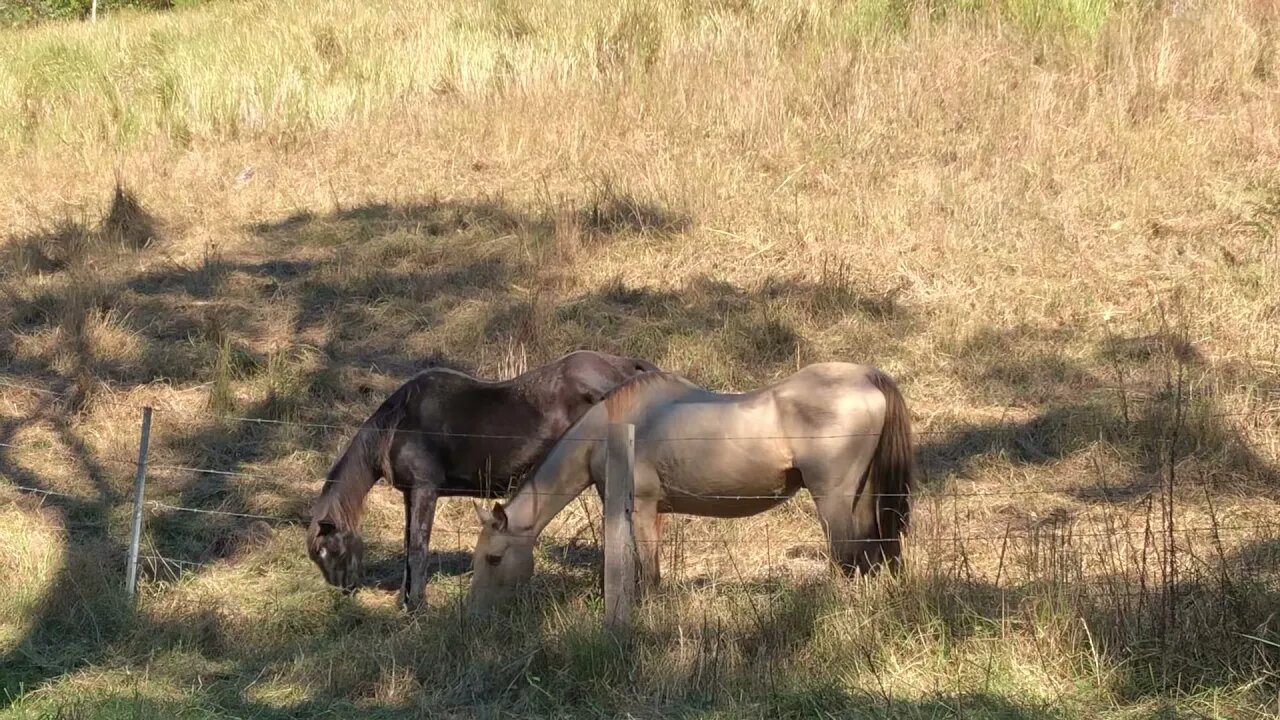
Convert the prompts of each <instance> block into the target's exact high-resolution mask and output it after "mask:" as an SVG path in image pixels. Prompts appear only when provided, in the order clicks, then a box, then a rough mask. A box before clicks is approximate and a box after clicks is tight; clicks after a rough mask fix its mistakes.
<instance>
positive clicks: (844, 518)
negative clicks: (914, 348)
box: [469, 363, 914, 608]
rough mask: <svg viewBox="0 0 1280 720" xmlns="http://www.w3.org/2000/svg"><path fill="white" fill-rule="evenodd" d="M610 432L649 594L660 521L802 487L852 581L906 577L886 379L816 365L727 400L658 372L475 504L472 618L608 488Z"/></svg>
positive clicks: (732, 507)
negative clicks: (521, 476) (558, 528)
mask: <svg viewBox="0 0 1280 720" xmlns="http://www.w3.org/2000/svg"><path fill="white" fill-rule="evenodd" d="M610 423H630V424H632V425H634V426H635V433H636V449H635V500H634V505H633V509H632V519H633V522H634V528H635V536H636V546H637V551H638V556H639V564H640V574H641V579H642V583H643V585H644V586H649V587H651V586H653V585H656V584H657V582H658V579H659V577H658V549H659V543H660V542H661V536H660V535H661V524H660V520H661V517H662V515H661V514H662V513H682V514H687V515H703V516H711V517H726V518H727V517H746V516H748V515H755V514H756V513H760V512H764V511H765V510H768V509H769V508H772V507H775V506H777V505H780V504H782V503H783V502H786V501H787V499H789V498H790V497H791V496H793V495H795V494H796V492H797V491H798V490H799V489H800V488H802V487H803V488H806V489H807V490H808V491H809V493H810V494H811V495H812V497H813V499H814V502H815V504H816V505H817V509H818V514H819V516H820V517H821V519H822V524H823V526H824V528H825V530H826V534H827V541H828V544H829V546H830V550H831V556H832V560H833V561H834V562H836V563H837V564H838V565H839V566H840V567H841V568H842V569H843V570H844V571H845V572H846V574H853V573H856V572H863V573H872V572H875V571H876V570H877V569H878V568H879V567H880V566H881V565H888V566H889V570H890V572H896V571H897V570H898V568H899V565H900V563H901V548H900V545H899V543H900V538H901V536H902V535H903V534H904V533H905V531H906V528H907V523H908V520H909V514H910V503H909V493H910V489H911V483H912V474H913V472H914V459H913V451H912V446H911V427H910V417H909V416H908V413H907V407H906V403H905V402H904V401H903V399H902V395H901V394H900V393H899V391H898V387H897V384H896V383H894V381H893V380H892V379H891V378H890V377H889V376H888V375H885V374H884V373H883V372H881V371H879V370H877V369H875V368H871V367H867V366H862V365H852V364H849V363H821V364H815V365H810V366H808V367H805V368H803V369H801V370H800V371H798V372H796V373H795V374H793V375H791V376H789V377H787V378H784V379H783V380H780V381H779V382H777V383H775V384H773V385H771V386H769V387H766V388H762V389H760V390H756V391H754V392H748V393H743V394H720V393H714V392H710V391H708V390H705V389H703V388H700V387H698V386H696V385H694V384H693V383H691V382H689V381H688V380H686V379H684V378H681V377H679V376H677V375H673V374H669V373H652V374H646V375H642V376H640V377H637V378H634V379H632V380H631V381H630V382H628V383H626V384H624V385H621V386H620V387H618V388H617V389H616V390H614V391H613V392H612V393H610V394H609V396H608V397H606V398H605V401H604V402H603V403H600V404H599V405H596V406H595V407H593V408H592V409H591V410H589V411H587V413H586V415H584V416H583V417H582V419H581V420H579V421H578V422H577V424H575V425H574V426H573V427H572V428H570V429H569V430H568V431H567V432H566V433H565V434H564V436H563V437H561V438H560V440H559V442H557V443H556V444H555V446H554V447H552V448H551V450H550V451H549V452H548V453H547V456H546V459H545V460H543V462H542V463H541V465H540V466H539V467H538V468H537V470H535V471H534V473H533V474H532V476H531V477H530V478H529V480H528V481H526V482H525V483H524V484H523V485H522V486H521V487H520V489H519V490H517V491H516V494H515V496H514V497H513V498H512V499H511V501H510V502H509V503H508V504H507V505H506V506H505V507H504V506H503V505H502V504H501V503H495V504H494V506H493V510H491V511H490V510H485V509H484V508H483V507H482V506H480V505H479V504H477V505H476V511H477V513H478V514H479V516H480V521H481V531H480V536H479V539H478V540H477V541H476V549H475V555H474V556H473V558H472V569H473V575H472V580H471V591H470V599H469V601H470V603H471V605H472V606H473V607H477V608H482V607H484V606H487V605H489V604H490V603H491V602H492V601H493V600H496V599H498V598H499V597H501V596H503V595H506V594H508V593H509V592H510V591H511V590H512V589H514V588H515V587H516V586H518V585H520V584H523V583H524V582H526V581H527V580H528V579H529V578H530V576H531V575H532V574H533V547H534V544H535V543H536V541H537V538H538V535H539V534H540V533H541V532H542V531H543V529H545V528H546V526H547V524H548V523H549V522H551V519H552V518H553V517H555V515H556V513H558V512H560V510H562V509H563V508H564V507H565V506H566V505H567V504H568V503H569V502H570V501H571V500H572V499H573V498H574V497H575V496H577V495H578V494H579V493H581V492H582V491H583V490H585V489H586V488H587V486H588V485H589V484H591V483H595V485H596V488H597V490H601V489H602V488H603V487H604V482H605V465H606V456H607V450H606V443H605V442H603V438H604V437H605V436H606V429H607V426H608V425H609V424H610Z"/></svg>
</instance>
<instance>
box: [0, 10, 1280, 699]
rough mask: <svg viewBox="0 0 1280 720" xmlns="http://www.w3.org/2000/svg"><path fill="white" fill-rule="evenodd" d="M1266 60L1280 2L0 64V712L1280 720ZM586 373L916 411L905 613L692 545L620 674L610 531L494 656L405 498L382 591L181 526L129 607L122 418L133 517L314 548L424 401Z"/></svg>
mask: <svg viewBox="0 0 1280 720" xmlns="http://www.w3.org/2000/svg"><path fill="white" fill-rule="evenodd" d="M1278 42H1280V6H1277V5H1276V4H1275V3H1273V2H1270V1H1269V0H1222V1H1220V2H1209V1H1208V0H1185V1H1181V2H1176V1H1171V2H1155V1H1151V2H1137V1H1135V2H1114V1H1110V0H1047V1H1045V2H1035V1H1034V0H954V1H952V2H947V1H943V0H935V1H934V2H911V1H909V0H863V1H862V2H855V3H834V2H821V1H813V2H781V1H777V2H775V1H773V0H705V1H699V0H658V1H655V2H650V3H640V2H623V3H617V4H613V3H604V2H598V3H568V2H561V1H554V0H553V1H552V2H548V3H536V4H535V3H528V4H526V3H517V2H501V1H497V0H484V1H482V2H452V1H450V0H444V1H443V2H425V1H422V0H397V1H395V2H393V1H392V0H369V1H367V2H359V3H337V2H321V1H318V0H282V1H280V2H257V1H250V2H213V3H209V4H206V5H200V6H197V7H190V8H184V9H180V10H174V11H167V12H157V13H154V14H142V13H135V12H120V13H113V12H112V13H105V14H104V17H102V18H101V19H100V20H99V22H97V23H96V24H92V25H91V24H88V23H76V22H66V23H63V22H51V23H46V24H42V25H38V26H32V27H26V28H23V29H11V30H0V188H3V189H4V192H2V193H0V297H2V298H3V299H2V300H0V326H3V331H2V332H0V383H3V384H2V385H0V443H2V444H0V477H3V479H4V481H5V482H3V483H0V577H2V578H3V585H4V588H5V592H4V593H3V595H2V596H0V688H2V690H0V716H5V717H17V718H28V717H31V718H36V717H57V718H88V717H94V718H97V717H107V718H115V717H119V718H134V717H175V718H178V717H192V718H195V717H200V718H205V717H225V718H284V717H316V716H319V715H326V714H327V715H331V716H336V717H356V716H359V717H413V716H423V717H432V718H455V717H456V718H470V717H486V718H500V717H501V718H505V717H618V716H630V717H644V718H648V717H654V718H731V717H732V718H737V717H805V718H808V717H840V718H847V717H854V718H858V717H868V718H870V717H901V718H932V717H987V718H1002V719H1005V720H1012V719H1020V718H1042V717H1050V718H1096V717H1106V718H1139V717H1212V718H1250V717H1274V716H1275V714H1276V713H1278V712H1280V677H1278V676H1277V673H1280V615H1278V614H1277V613H1278V611H1280V522H1277V520H1276V517H1277V513H1280V420H1278V419H1277V418H1278V417H1280V292H1277V290H1280V248H1278V243H1280V240H1278V235H1277V233H1280V55H1278V54H1277V53H1278V48H1277V43H1278ZM579 347H591V348H597V349H602V350H609V351H614V352H620V353H626V354H631V355H637V356H642V357H645V358H648V359H651V360H652V361H654V362H656V363H658V364H660V365H662V366H663V367H665V368H668V369H672V370H676V371H679V372H681V373H684V374H686V375H688V376H689V377H691V378H692V379H694V380H696V381H698V382H700V383H703V384H705V385H707V386H710V387H714V388H717V389H722V390H742V389H748V388H752V387H756V386H759V385H762V384H765V383H767V382H769V381H771V380H773V379H775V378H778V377H780V376H782V375H784V374H786V373H788V372H790V371H792V370H794V369H795V368H796V367H797V366H799V365H803V364H806V363H809V362H815V361H820V360H828V359H842V360H853V361H859V362H867V363H872V364H875V365H878V366H880V367H882V368H884V369H885V370H887V371H888V372H890V373H892V374H893V375H895V376H896V377H897V378H898V379H899V381H900V382H901V384H902V386H903V389H904V393H905V395H906V397H907V401H908V404H909V406H910V408H911V410H912V412H913V422H914V424H915V428H916V430H917V432H918V437H917V440H918V444H919V455H920V463H921V467H922V471H923V478H922V482H921V483H920V487H919V497H918V499H917V501H916V502H917V504H916V508H918V511H917V512H916V514H915V520H914V525H913V535H912V540H911V542H910V545H909V547H908V550H907V552H908V555H909V561H908V567H907V571H906V573H905V574H904V576H903V577H901V578H897V579H888V578H884V579H877V580H874V581H869V582H868V581H853V582H849V581H845V580H843V579H839V578H833V577H831V576H830V574H829V573H828V571H827V569H826V566H825V565H824V564H823V562H822V558H821V556H820V553H819V546H820V541H821V533H820V531H819V528H818V524H817V520H816V517H815V516H814V514H813V511H812V503H811V502H810V501H809V499H808V498H807V497H801V498H798V499H797V500H796V501H795V502H794V503H792V504H790V505H789V506H786V507H784V508H783V509H780V510H777V511H774V512H770V513H767V514H764V515H761V516H757V517H754V518H749V519H744V520H738V521H716V522H713V521H708V520H703V519H694V518H673V519H672V521H671V522H669V524H668V528H669V534H668V538H669V543H668V547H666V548H665V549H664V575H665V578H666V585H665V589H664V591H663V592H662V594H661V595H660V596H658V597H655V598H652V599H651V600H649V601H648V602H647V603H646V604H645V605H644V606H643V607H642V608H641V609H640V610H639V611H638V615H639V617H638V620H637V627H636V628H635V631H634V633H632V634H631V635H630V636H628V637H625V638H613V637H610V636H608V635H604V634H602V633H601V632H600V630H599V626H600V618H601V600H600V597H599V593H598V592H597V589H596V588H597V585H596V583H597V579H596V578H597V572H598V568H597V564H598V560H599V558H598V553H597V550H596V549H595V541H594V539H595V537H596V536H597V534H598V532H599V527H598V525H599V510H598V504H597V503H596V502H595V500H594V498H587V499H586V500H584V502H582V503H580V504H575V505H573V506H571V507H570V508H569V509H568V510H567V511H566V512H565V514H564V515H563V516H562V518H560V519H559V520H557V522H556V523H555V525H553V526H552V528H551V530H550V531H549V536H548V537H547V538H546V539H545V540H544V542H543V543H542V547H541V549H540V552H539V566H538V573H537V580H536V588H535V592H533V593H531V594H530V596H529V597H527V598H525V599H524V600H523V601H522V603H521V604H520V605H519V606H517V607H514V608H510V609H508V610H506V611H504V612H503V613H501V614H499V615H498V616H496V617H493V618H489V619H475V618H468V617H466V616H464V615H463V614H461V613H459V612H458V607H457V605H458V602H457V601H458V599H459V598H460V597H461V594H462V593H464V592H465V590H466V583H467V578H466V574H465V573H466V571H467V567H468V564H469V556H468V555H467V553H468V552H469V549H470V546H471V543H472V542H473V539H474V535H475V532H476V530H477V528H476V525H475V517H474V514H473V512H472V510H471V508H470V507H468V504H469V503H468V502H467V501H445V502H443V503H442V506H443V507H442V510H441V518H440V520H439V521H438V525H437V531H436V536H435V537H434V538H433V549H434V550H435V551H436V553H437V557H438V559H439V567H440V571H439V574H438V575H437V576H436V577H435V578H434V579H433V582H432V583H431V585H430V588H429V592H430V606H431V607H430V608H429V609H427V610H425V611H424V612H422V613H421V614H419V615H416V616H406V615H404V614H402V613H400V612H399V611H397V610H396V608H395V606H394V590H395V585H396V583H397V581H398V570H397V565H396V562H397V561H398V560H399V550H400V542H401V541H400V538H401V530H400V528H401V525H400V523H401V522H402V521H401V515H400V501H399V497H398V495H396V494H395V493H394V492H392V491H391V490H389V489H387V488H377V489H375V492H374V493H373V495H372V496H371V510H370V513H369V515H368V516H367V519H366V537H367V539H368V541H369V543H370V552H371V560H372V564H373V568H372V573H371V574H372V580H373V581H374V583H373V585H372V586H371V587H369V588H367V589H366V590H364V591H362V592H361V593H359V594H358V595H356V596H355V597H354V598H342V597H339V596H337V595H336V594H335V593H334V592H332V591H331V589H330V588H328V587H326V586H325V585H324V584H323V581H322V579H321V577H320V574H319V572H318V571H317V570H316V569H315V568H314V566H312V565H311V564H310V562H309V561H308V560H307V558H306V555H305V552H304V550H303V546H302V528H301V526H300V525H298V524H296V523H294V522H271V523H269V524H268V525H269V529H264V527H263V525H262V524H261V523H254V522H252V519H251V518H244V517H233V516H225V515H204V514H194V513H189V512H184V511H180V510H174V509H171V508H168V507H151V508H149V509H148V511H147V514H146V539H145V543H144V554H145V555H147V556H154V557H164V558H168V560H169V561H157V560H146V561H144V563H143V570H144V575H143V582H142V587H141V592H140V596H139V598H138V601H137V604H136V607H131V606H130V603H129V602H128V600H127V599H126V598H125V596H124V592H123V584H124V582H123V577H124V564H125V560H124V558H125V547H126V545H127V539H128V530H129V522H130V520H129V512H130V503H129V501H130V497H131V488H132V475H133V466H132V465H131V461H132V458H133V457H134V456H135V455H136V453H137V441H138V425H139V420H138V419H139V413H140V410H139V409H140V408H141V407H142V406H144V405H150V406H153V407H154V408H155V409H156V410H155V420H154V427H153V437H152V452H151V462H152V469H151V472H150V473H149V485H148V493H149V498H150V499H152V500H154V501H156V502H158V503H162V504H163V505H164V506H182V507H191V508H201V509H216V510H223V511H231V512H239V513H246V514H256V515H267V516H272V517H280V518H284V519H286V520H296V519H297V518H300V517H302V516H304V515H305V513H306V510H307V507H308V504H309V502H310V500H311V498H313V497H314V496H315V494H316V493H317V492H318V490H319V487H320V482H321V479H322V477H323V474H324V472H325V470H326V469H327V468H328V465H329V463H331V462H332V461H333V459H334V458H335V457H336V454H337V453H338V452H339V451H340V450H341V448H342V447H343V444H344V443H345V442H346V440H347V439H348V438H349V437H350V435H351V430H350V429H349V428H351V427H352V426H354V425H357V424H359V422H360V421H362V420H363V419H364V418H365V417H366V416H367V415H368V413H370V412H371V411H372V410H373V409H374V408H375V407H376V406H377V404H378V402H380V401H381V399H382V398H383V397H384V396H385V395H386V394H387V393H388V392H390V391H391V390H392V389H393V388H394V387H395V386H396V385H398V384H399V383H400V382H401V381H403V380H404V379H405V378H406V377H408V376H409V375H410V374H412V373H413V372H414V371H415V370H417V369H419V368H421V367H425V366H427V365H429V364H431V363H433V362H441V361H443V362H448V363H452V364H455V365H459V366H462V367H464V368H467V369H470V370H473V371H475V372H477V373H479V374H483V375H491V376H498V375H506V374H510V373H513V372H516V371H518V370H520V369H521V368H523V367H525V366H528V365H533V364H538V363H541V362H543V361H545V360H547V359H550V358H553V357H555V356H558V355H560V354H562V353H564V352H566V351H568V350H571V349H575V348H579ZM15 386H28V387H34V388H37V389H41V390H45V391H48V392H36V391H32V390H26V389H22V388H20V387H15ZM237 418H250V419H255V420H269V421H282V422H281V423H262V422H246V421H244V420H240V419H237ZM190 468H206V469H215V470H219V471H223V472H225V473H239V474H209V473H199V472H194V471H192V470H190ZM10 486H22V487H28V488H37V489H40V490H45V491H53V492H56V493H60V494H58V495H47V496H45V495H41V494H39V493H33V492H30V491H26V490H18V489H14V488H13V487H10ZM171 561H180V562H178V563H174V562H171Z"/></svg>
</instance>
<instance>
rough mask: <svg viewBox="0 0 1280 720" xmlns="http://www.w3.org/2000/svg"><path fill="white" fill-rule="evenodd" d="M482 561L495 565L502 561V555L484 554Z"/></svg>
mask: <svg viewBox="0 0 1280 720" xmlns="http://www.w3.org/2000/svg"><path fill="white" fill-rule="evenodd" d="M484 561H485V562H487V563H489V564H490V565H497V564H498V563H500V562H502V556H501V555H485V556H484Z"/></svg>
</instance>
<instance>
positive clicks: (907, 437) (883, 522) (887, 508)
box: [865, 370, 916, 572]
mask: <svg viewBox="0 0 1280 720" xmlns="http://www.w3.org/2000/svg"><path fill="white" fill-rule="evenodd" d="M871 383H872V384H873V385H875V387H876V389H877V390H879V391H880V392H881V393H882V394H883V395H884V399H885V414H884V427H883V428H881V430H880V440H879V442H878V443H877V444H876V450H875V453H873V454H872V456H871V463H870V465H868V467H867V474H866V476H865V479H866V480H870V481H871V492H872V494H873V496H874V497H875V500H876V524H877V525H878V526H879V538H878V539H879V540H880V545H881V552H882V553H883V555H884V559H885V561H887V562H888V564H889V569H890V570H891V571H893V572H896V571H897V570H898V569H899V568H900V566H901V563H902V547H901V537H902V536H903V535H905V534H906V532H907V525H908V524H909V522H910V520H911V497H910V495H911V486H912V484H913V482H914V480H915V471H916V468H915V451H914V449H913V447H912V441H911V416H910V414H909V412H908V411H907V403H906V401H905V400H904V399H903V398H902V393H901V392H899V390H898V384H897V383H895V382H894V381H893V378H891V377H889V376H888V375H886V374H884V373H883V372H881V371H879V370H876V371H874V372H873V373H872V374H871Z"/></svg>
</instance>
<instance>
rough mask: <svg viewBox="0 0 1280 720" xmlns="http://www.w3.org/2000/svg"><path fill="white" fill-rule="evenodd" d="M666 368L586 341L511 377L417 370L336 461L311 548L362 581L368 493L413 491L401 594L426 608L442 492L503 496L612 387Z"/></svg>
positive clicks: (353, 583) (407, 505)
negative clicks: (383, 484)
mask: <svg viewBox="0 0 1280 720" xmlns="http://www.w3.org/2000/svg"><path fill="white" fill-rule="evenodd" d="M657 369H658V368H657V367H655V366H654V365H652V364H650V363H648V362H645V361H644V360H638V359H636V358H628V357H619V356H616V355H609V354H606V353H598V352H591V351H585V350H584V351H578V352H573V353H569V354H568V355H565V356H564V357H561V358H560V359H558V360H556V361H554V362H552V363H549V364H547V365H544V366H542V367H539V368H536V369H534V370H530V371H528V372H526V373H524V374H523V375H520V376H518V377H515V378H513V379H511V380H504V381H501V382H493V381H487V380H480V379H477V378H474V377H471V376H470V375H467V374H465V373H461V372H457V371H455V370H447V369H443V368H433V369H431V370H426V371H423V372H422V373H419V374H418V375H417V376H416V377H414V378H413V379H411V380H409V381H408V382H406V383H405V384H404V385H401V386H400V388H399V389H397V390H396V391H395V392H393V393H392V394H391V396H390V397H388V398H387V399H386V400H385V401H383V403H382V405H381V406H380V407H379V408H378V409H377V410H376V411H375V412H374V413H373V415H372V416H370V417H369V419H368V420H366V421H365V422H364V424H363V425H362V426H361V428H360V430H359V431H357V433H356V436H355V437H354V438H352V440H351V442H350V443H349V444H348V445H347V449H346V450H345V451H344V452H343V453H342V457H340V458H338V461H337V462H336V463H334V465H333V467H332V468H331V469H330V470H329V474H328V477H327V478H326V480H325V484H324V489H323V490H321V492H320V497H319V499H317V500H316V503H315V505H314V507H313V508H312V514H311V524H310V526H309V527H308V529H307V554H308V555H309V556H310V557H311V559H312V561H314V562H315V563H316V565H318V566H319V567H320V571H321V572H323V573H324V577H325V579H326V580H327V581H329V583H330V584H332V585H336V586H338V587H341V588H343V589H344V590H347V591H354V590H355V589H356V587H357V586H358V585H359V583H360V582H361V575H362V574H363V563H364V543H363V541H362V540H361V539H360V516H361V512H362V510H363V508H364V501H365V497H366V496H367V495H368V494H369V490H370V489H371V488H372V487H373V485H374V483H376V482H377V481H378V479H379V478H386V479H387V480H388V481H389V482H390V483H391V485H392V486H393V487H395V488H396V489H397V490H400V491H401V492H402V493H404V511H405V524H404V545H405V564H404V577H403V583H402V586H401V591H400V593H401V594H400V602H401V603H402V604H403V605H404V606H405V607H407V608H410V609H412V608H414V607H416V606H417V605H418V604H419V603H420V602H421V599H422V592H423V589H424V588H425V586H426V581H427V577H426V571H427V545H428V543H429V542H430V539H431V524H432V521H433V520H434V519H435V511H436V499H437V498H439V497H450V496H469V497H498V496H502V495H505V494H506V493H507V492H508V491H509V490H510V489H511V487H512V485H513V484H515V483H516V482H517V481H518V480H520V479H521V478H522V477H523V476H524V474H525V473H526V472H528V470H529V469H530V468H531V467H533V466H534V465H536V464H537V463H538V462H539V461H540V460H541V459H542V457H543V455H545V454H546V451H547V450H548V448H550V447H551V446H552V445H553V444H554V443H555V441H556V440H557V439H559V437H560V435H561V434H562V433H564V431H565V430H567V429H569V427H570V426H572V425H573V424H574V423H575V422H577V421H578V419H579V418H581V417H582V416H583V415H584V414H585V413H586V412H587V410H589V409H590V408H591V407H592V406H593V405H595V404H596V403H598V402H599V401H600V400H601V399H602V398H603V397H604V396H605V395H607V394H608V393H609V392H610V391H611V390H612V389H613V388H614V387H616V386H618V385H619V384H621V383H623V382H625V381H627V380H629V379H630V378H632V377H634V376H636V375H638V374H640V373H643V372H648V371H656V370H657Z"/></svg>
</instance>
